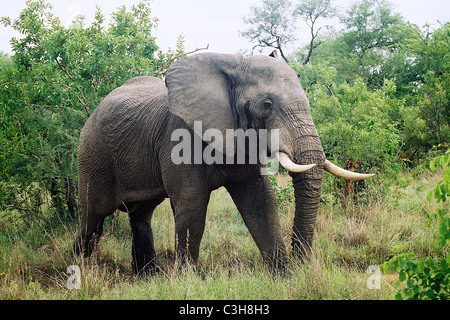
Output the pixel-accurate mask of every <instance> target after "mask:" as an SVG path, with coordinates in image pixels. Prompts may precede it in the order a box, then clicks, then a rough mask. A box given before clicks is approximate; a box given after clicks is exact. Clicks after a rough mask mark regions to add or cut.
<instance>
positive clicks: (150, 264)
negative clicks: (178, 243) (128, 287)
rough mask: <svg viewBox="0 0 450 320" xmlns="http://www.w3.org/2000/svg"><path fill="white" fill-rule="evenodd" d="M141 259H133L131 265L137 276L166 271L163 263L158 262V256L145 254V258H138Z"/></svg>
mask: <svg viewBox="0 0 450 320" xmlns="http://www.w3.org/2000/svg"><path fill="white" fill-rule="evenodd" d="M138 260H139V261H136V259H133V261H132V263H131V265H132V269H133V273H134V274H135V275H136V276H144V277H145V276H153V275H155V274H158V273H162V272H164V270H163V268H162V267H161V265H160V264H159V263H158V260H157V259H156V257H154V258H151V257H148V256H145V257H144V258H143V259H138Z"/></svg>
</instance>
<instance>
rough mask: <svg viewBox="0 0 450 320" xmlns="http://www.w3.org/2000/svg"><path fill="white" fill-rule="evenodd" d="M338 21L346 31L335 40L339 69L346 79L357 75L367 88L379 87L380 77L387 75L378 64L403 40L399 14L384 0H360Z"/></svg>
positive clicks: (383, 61) (380, 84) (381, 81)
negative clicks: (366, 84) (339, 43)
mask: <svg viewBox="0 0 450 320" xmlns="http://www.w3.org/2000/svg"><path fill="white" fill-rule="evenodd" d="M341 21H342V22H343V23H344V24H345V27H346V30H345V32H344V33H343V34H342V38H341V39H339V40H340V41H341V42H342V46H341V53H340V54H339V59H340V60H341V63H340V68H339V69H340V70H339V71H340V72H341V73H343V74H344V75H345V76H346V78H347V79H351V77H353V78H354V76H355V75H357V76H359V77H362V78H363V79H364V80H365V81H366V82H367V83H368V84H369V86H370V87H372V88H381V87H382V85H383V81H384V79H386V78H390V76H385V75H384V74H382V65H383V64H384V63H385V61H386V60H388V59H389V58H390V56H391V53H392V52H395V51H396V50H397V49H398V48H400V43H401V40H402V39H403V35H404V34H402V32H401V31H402V30H404V28H402V25H403V20H402V17H401V16H400V15H398V14H395V13H393V12H392V9H391V5H390V3H388V2H386V1H384V0H383V1H377V0H362V1H360V2H357V3H355V4H354V5H352V6H351V7H350V9H349V10H348V11H347V12H346V14H345V15H344V16H343V17H342V18H341Z"/></svg>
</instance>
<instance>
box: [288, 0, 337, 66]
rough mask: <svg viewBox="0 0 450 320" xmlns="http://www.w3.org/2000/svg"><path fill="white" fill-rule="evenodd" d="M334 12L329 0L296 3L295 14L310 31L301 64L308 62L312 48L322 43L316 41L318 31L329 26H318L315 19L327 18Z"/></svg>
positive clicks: (304, 0)
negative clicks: (309, 39)
mask: <svg viewBox="0 0 450 320" xmlns="http://www.w3.org/2000/svg"><path fill="white" fill-rule="evenodd" d="M335 14H336V10H335V8H334V7H333V6H332V5H331V0H303V1H301V2H300V3H299V4H298V5H297V7H296V9H295V15H296V16H299V17H301V18H302V19H303V20H304V21H305V22H306V24H307V25H308V27H309V29H310V32H311V41H310V43H309V48H308V53H307V54H306V57H305V58H304V60H303V62H302V64H304V65H305V64H308V63H309V60H310V59H311V55H312V52H313V50H314V49H316V48H317V47H318V46H319V45H321V44H322V43H323V41H317V38H318V36H319V31H320V30H322V29H323V28H327V29H328V28H330V26H329V25H325V26H320V27H318V26H317V21H318V20H319V18H329V17H332V16H334V15H335Z"/></svg>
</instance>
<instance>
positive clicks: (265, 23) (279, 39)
mask: <svg viewBox="0 0 450 320" xmlns="http://www.w3.org/2000/svg"><path fill="white" fill-rule="evenodd" d="M251 12H252V15H251V16H250V17H244V22H245V23H246V24H248V25H249V28H248V29H247V30H245V31H243V32H241V36H243V37H245V38H248V39H249V40H250V41H251V42H255V43H256V44H255V46H254V47H253V50H254V49H255V48H257V47H270V48H274V49H278V50H279V51H280V53H281V56H282V58H283V60H284V61H286V62H289V59H288V58H287V54H286V47H287V46H289V45H292V44H293V43H294V42H295V41H296V40H297V36H296V29H297V28H296V25H297V21H298V19H299V18H301V19H302V20H304V21H305V22H306V24H307V25H308V27H309V29H310V34H311V39H310V41H309V43H310V44H309V47H308V53H307V54H306V57H305V58H304V60H303V64H307V63H308V62H309V60H310V58H311V54H312V52H313V50H314V49H316V48H317V47H318V46H319V45H320V44H321V43H322V41H317V40H318V36H319V32H320V31H321V30H322V29H324V28H328V27H329V26H320V27H318V26H317V21H318V20H319V19H320V18H328V17H331V16H333V15H334V14H335V9H334V8H333V7H332V6H331V0H299V1H298V2H297V3H296V4H295V5H293V4H292V2H290V1H288V0H263V3H262V6H261V7H252V8H251Z"/></svg>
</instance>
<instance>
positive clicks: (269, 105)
mask: <svg viewBox="0 0 450 320" xmlns="http://www.w3.org/2000/svg"><path fill="white" fill-rule="evenodd" d="M263 108H264V109H266V110H270V109H272V102H270V101H266V102H264V103H263Z"/></svg>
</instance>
